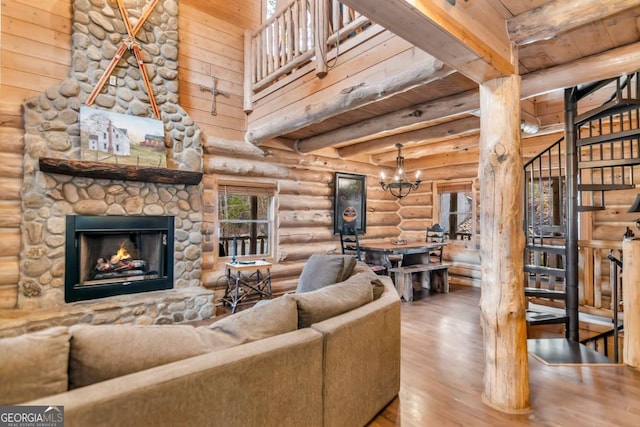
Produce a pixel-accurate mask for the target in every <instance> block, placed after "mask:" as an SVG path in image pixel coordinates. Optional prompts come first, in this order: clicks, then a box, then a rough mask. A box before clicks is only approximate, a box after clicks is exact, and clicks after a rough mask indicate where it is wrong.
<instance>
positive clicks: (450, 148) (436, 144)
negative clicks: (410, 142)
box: [371, 131, 480, 165]
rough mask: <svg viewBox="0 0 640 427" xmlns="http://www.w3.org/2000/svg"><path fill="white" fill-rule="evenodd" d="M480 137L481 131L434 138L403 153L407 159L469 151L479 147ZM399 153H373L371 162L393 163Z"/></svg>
mask: <svg viewBox="0 0 640 427" xmlns="http://www.w3.org/2000/svg"><path fill="white" fill-rule="evenodd" d="M479 139H480V131H478V132H475V133H472V134H470V135H467V136H461V137H456V138H448V139H438V140H433V141H429V142H428V143H425V144H421V145H416V146H413V147H405V148H403V149H402V155H403V156H404V158H405V159H419V158H422V157H426V156H435V155H438V154H446V153H452V152H455V151H468V150H470V149H473V148H478V141H479ZM397 155H398V152H397V151H387V152H385V153H379V154H372V155H371V162H372V163H373V164H375V165H384V164H389V165H392V164H394V163H395V161H396V157H397Z"/></svg>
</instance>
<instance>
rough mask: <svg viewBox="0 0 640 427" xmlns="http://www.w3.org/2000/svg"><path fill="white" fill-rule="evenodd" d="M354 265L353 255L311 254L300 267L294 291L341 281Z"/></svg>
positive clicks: (349, 274) (312, 288) (313, 288)
mask: <svg viewBox="0 0 640 427" xmlns="http://www.w3.org/2000/svg"><path fill="white" fill-rule="evenodd" d="M355 265H356V259H355V257H354V256H353V255H327V254H313V255H311V257H310V258H309V260H307V262H306V264H305V265H304V268H303V269H302V273H301V274H300V279H299V280H298V287H297V288H296V293H303V292H311V291H315V290H316V289H320V288H322V287H324V286H327V285H331V284H334V283H338V282H342V281H344V280H346V279H347V278H348V277H349V276H351V272H352V271H353V268H354V267H355Z"/></svg>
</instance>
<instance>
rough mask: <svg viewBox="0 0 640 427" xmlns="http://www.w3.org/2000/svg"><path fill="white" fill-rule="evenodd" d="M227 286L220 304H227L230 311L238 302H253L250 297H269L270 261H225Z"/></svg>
mask: <svg viewBox="0 0 640 427" xmlns="http://www.w3.org/2000/svg"><path fill="white" fill-rule="evenodd" d="M225 266H226V269H227V273H226V275H227V287H226V289H225V290H224V296H223V297H222V304H223V305H226V304H229V306H230V307H231V313H235V312H236V308H237V307H238V305H240V304H246V303H251V302H254V299H251V297H258V299H263V298H266V299H271V263H270V262H266V261H241V262H235V263H230V262H228V263H226V264H225Z"/></svg>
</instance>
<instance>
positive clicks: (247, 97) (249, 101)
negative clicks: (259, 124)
mask: <svg viewBox="0 0 640 427" xmlns="http://www.w3.org/2000/svg"><path fill="white" fill-rule="evenodd" d="M252 38H253V34H252V33H251V30H245V32H244V96H243V102H242V108H243V109H244V112H245V113H247V114H249V113H250V112H252V111H253V89H252V86H253V82H254V81H255V78H254V74H253V73H254V70H255V69H256V63H257V61H258V57H257V55H256V54H255V50H252V47H253V46H254V43H253V42H252Z"/></svg>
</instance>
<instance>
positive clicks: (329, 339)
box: [0, 263, 400, 427]
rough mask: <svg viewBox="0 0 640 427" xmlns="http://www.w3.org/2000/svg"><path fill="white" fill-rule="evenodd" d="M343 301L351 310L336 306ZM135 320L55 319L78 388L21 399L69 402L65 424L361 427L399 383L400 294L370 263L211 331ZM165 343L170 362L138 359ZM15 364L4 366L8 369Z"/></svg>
mask: <svg viewBox="0 0 640 427" xmlns="http://www.w3.org/2000/svg"><path fill="white" fill-rule="evenodd" d="M303 273H304V272H303ZM363 282H364V283H366V284H367V285H369V288H365V287H364V286H363ZM365 289H370V296H369V295H365V294H367V292H363V291H364V290H365ZM332 293H333V294H332ZM374 294H376V297H377V298H375V299H373V295H374ZM363 295H365V296H364V298H366V300H367V301H368V302H366V303H364V304H362V298H363ZM378 295H379V297H378ZM332 298H333V299H332ZM355 299H359V300H360V302H357V303H355V304H356V305H358V306H357V307H356V308H351V307H350V306H349V305H350V304H352V303H354V301H355ZM333 301H338V303H337V304H333V303H332V302H333ZM350 301H351V302H350ZM335 305H338V306H340V308H339V310H338V311H344V310H345V309H346V310H347V311H344V312H341V313H340V314H336V313H334V311H335ZM322 313H324V314H322ZM274 314H276V315H277V316H278V319H277V320H274V318H273V317H272V316H274ZM327 316H328V317H327ZM323 317H324V318H323ZM305 322H311V324H310V326H309V327H306V326H308V325H306V324H305ZM136 328H140V327H136V326H106V327H101V326H74V327H71V328H61V327H59V328H52V329H53V330H54V332H55V333H54V335H55V336H56V337H57V338H56V339H57V340H58V343H59V342H60V340H62V343H63V344H64V342H65V341H64V340H65V339H66V340H67V341H66V342H67V343H69V344H67V348H69V355H70V356H69V358H68V359H69V360H68V366H69V372H68V375H69V383H70V384H71V389H70V390H68V391H62V392H59V393H58V394H50V395H45V397H39V398H37V399H34V400H30V401H28V402H21V403H19V404H28V405H47V406H48V405H63V406H64V413H65V425H66V426H114V425H117V426H147V425H148V426H158V425H162V426H187V425H188V426H206V425H224V426H243V427H245V426H272V425H273V426H361V425H365V424H366V423H367V422H368V421H369V420H371V419H372V418H373V417H375V415H376V414H377V413H378V412H379V411H380V410H381V409H382V408H383V407H384V406H385V405H386V404H387V403H388V402H390V401H391V400H393V398H394V397H395V396H396V395H397V394H398V391H399V387H400V299H399V297H398V294H397V292H396V290H395V288H394V286H393V284H392V282H391V280H390V279H389V278H388V277H381V276H376V275H375V274H374V273H373V272H372V271H371V270H370V269H369V268H368V267H367V266H366V265H365V264H363V263H358V265H357V266H356V267H355V269H354V270H353V272H350V274H349V275H348V277H347V278H346V280H344V281H343V282H341V283H338V284H334V285H328V286H324V287H322V288H320V289H317V290H314V291H310V292H307V293H304V294H299V295H298V294H293V295H291V294H290V295H285V296H284V297H281V298H277V299H274V300H273V301H269V302H267V303H265V304H261V305H260V306H257V307H253V308H251V309H247V310H243V311H241V312H239V313H236V314H235V315H233V316H228V317H227V318H225V319H223V320H221V321H218V322H215V323H213V324H212V325H211V326H210V327H208V328H202V327H201V328H192V327H189V326H180V325H175V326H156V327H147V328H151V329H147V330H145V329H144V327H142V328H141V329H136ZM153 328H155V329H153ZM159 328H163V329H159ZM176 328H178V329H176ZM180 328H183V329H184V331H182V330H180ZM171 329H176V330H175V331H173V332H171V333H168V334H169V335H172V334H174V335H173V336H172V337H171V338H168V339H165V338H164V337H163V335H164V333H165V332H163V331H168V330H171ZM289 329H291V330H290V331H289ZM47 333H48V332H43V334H44V335H46V334H47ZM136 334H137V335H136ZM175 334H177V336H178V338H176V336H175ZM182 334H184V335H182ZM23 337H24V336H23ZM65 337H66V338H65ZM263 337H264V338H263ZM20 338H21V337H17V338H7V339H8V340H11V339H20ZM7 339H5V340H7ZM119 339H121V340H122V342H120V343H119V344H118V342H119ZM5 340H0V352H2V345H3V344H2V343H3V341H5ZM23 344H24V343H23ZM21 345H22V344H21ZM17 347H18V346H15V345H14V346H13V348H17ZM59 348H60V347H59ZM62 349H63V350H64V346H63V347H62ZM123 349H124V350H123ZM163 349H171V351H168V352H165V353H166V354H165V359H166V358H167V357H168V358H169V359H167V360H171V358H174V359H176V358H177V360H174V361H168V362H167V360H162V361H161V364H159V365H157V366H154V364H156V363H157V362H158V361H157V360H152V361H150V363H151V365H152V367H148V368H145V362H142V363H140V364H138V363H132V361H133V362H137V361H138V360H137V359H138V358H139V359H147V358H149V359H155V357H153V356H150V354H155V353H154V351H162V350H163ZM63 350H62V352H63ZM58 352H61V351H60V350H59V349H58ZM192 353H197V354H198V355H192ZM167 354H168V355H167ZM182 357H185V358H182ZM165 362H166V363H165ZM132 365H136V366H132ZM137 369H142V370H139V371H137V372H132V371H133V370H137ZM129 371H131V372H129ZM7 372H8V371H7V369H6V367H5V370H4V371H3V370H2V368H0V377H2V376H3V375H10V374H8V373H7ZM15 372H19V369H18V370H16V371H15ZM15 372H14V375H18V374H16V373H15ZM19 375H25V374H19ZM26 375H29V374H26ZM52 375H53V376H55V369H51V368H50V369H49V370H48V371H47V372H46V373H45V376H49V377H48V378H45V381H46V382H48V383H51V384H54V385H55V384H56V381H55V380H56V379H55V378H51V376H52ZM0 382H1V381H0ZM57 382H58V383H59V382H60V379H59V378H58V379H57ZM34 387H35V385H34ZM74 387H76V388H74ZM54 389H55V387H54ZM47 390H48V391H50V390H51V388H49V389H47ZM3 391H6V389H3V388H2V386H0V403H2V404H11V402H6V399H5V401H4V403H3V402H2V401H3V396H2V394H3ZM26 395H27V396H28V395H29V390H27V394H26ZM21 396H22V395H21ZM32 399H33V397H32Z"/></svg>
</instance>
